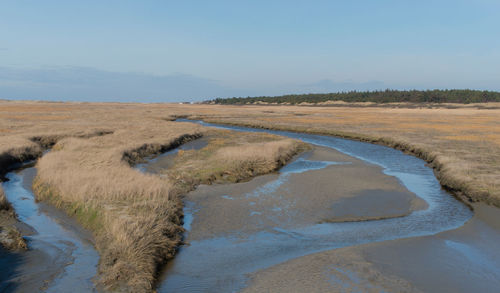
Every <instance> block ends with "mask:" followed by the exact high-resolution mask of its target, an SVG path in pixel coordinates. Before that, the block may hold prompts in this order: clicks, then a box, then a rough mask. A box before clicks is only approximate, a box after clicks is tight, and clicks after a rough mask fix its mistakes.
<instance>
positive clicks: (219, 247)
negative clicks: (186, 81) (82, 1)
mask: <svg viewBox="0 0 500 293" xmlns="http://www.w3.org/2000/svg"><path fill="white" fill-rule="evenodd" d="M177 121H182V122H196V123H199V124H201V125H203V126H208V127H216V128H222V129H229V130H233V131H250V132H266V133H272V134H277V135H282V136H286V137H290V138H294V139H299V140H302V141H304V142H307V143H310V144H312V145H316V146H321V147H326V148H332V149H335V150H337V151H340V152H342V153H344V154H347V155H349V156H352V157H354V158H357V159H361V160H363V161H365V162H368V163H370V164H374V165H377V166H380V167H382V169H383V172H384V173H385V174H386V175H389V176H394V177H396V178H397V179H398V180H399V181H400V183H401V184H402V185H404V186H405V187H406V188H407V189H408V190H409V191H411V192H413V193H414V194H416V195H417V196H418V197H420V198H421V199H423V200H425V201H426V202H427V204H428V207H427V208H426V209H422V210H417V211H414V212H412V213H411V214H409V215H408V216H404V217H397V218H390V219H384V220H376V221H361V222H344V223H323V224H314V225H310V226H307V227H301V228H297V229H283V228H279V227H275V228H274V229H273V230H271V231H267V230H265V231H260V232H255V233H250V234H248V235H245V237H241V235H240V234H238V233H233V234H231V233H228V234H226V235H224V236H222V237H214V238H210V237H209V238H204V239H195V240H192V241H189V240H190V237H189V233H190V232H189V231H188V232H187V235H188V236H187V239H188V241H189V245H187V246H184V247H182V248H181V249H180V251H179V253H178V255H177V256H176V258H175V259H174V260H173V261H171V262H170V264H169V266H168V268H167V269H166V271H165V274H164V278H163V280H162V281H161V284H160V287H159V291H160V292H207V291H209V292H234V291H238V290H240V289H242V288H244V287H245V285H246V282H247V280H248V277H247V274H249V273H252V272H255V271H258V270H261V269H264V268H268V267H270V266H273V265H276V264H278V263H282V262H284V261H287V260H290V259H293V258H297V257H300V256H304V255H307V254H311V253H314V252H319V251H324V250H330V249H334V248H340V247H346V246H353V245H358V244H363V243H369V242H378V241H384V240H391V239H398V238H407V237H414V236H423V235H432V234H436V233H439V232H443V231H446V230H451V229H455V228H458V227H460V226H462V225H463V224H464V223H465V222H467V221H468V220H469V219H470V218H471V217H472V215H473V213H472V211H471V210H470V209H469V208H468V207H466V206H465V205H464V204H462V203H461V202H459V201H458V200H456V199H455V198H454V197H452V196H451V195H450V194H448V193H447V192H445V191H444V190H443V189H442V188H441V186H440V184H439V182H438V181H437V179H436V178H435V176H434V174H433V171H432V169H430V168H429V167H427V166H426V164H425V162H424V161H422V160H420V159H418V158H415V157H413V156H410V155H406V154H404V153H402V152H401V151H397V150H394V149H392V148H388V147H384V146H380V145H374V144H368V143H363V142H357V141H351V140H346V139H341V138H335V137H329V136H321V135H310V134H301V133H293V132H285V131H273V130H262V129H253V128H246V127H237V126H224V125H217V124H210V123H205V122H202V121H190V120H185V119H179V120H177ZM332 164H335V163H332ZM329 165H331V164H328V163H324V162H323V163H322V162H314V161H307V160H297V161H295V162H292V163H291V164H290V165H288V166H287V167H285V168H284V169H283V170H282V171H281V174H282V175H280V176H278V177H277V178H276V179H275V180H274V181H271V182H267V183H266V184H265V185H263V186H259V187H257V189H256V190H254V191H252V192H251V193H253V194H256V195H255V196H259V193H260V194H263V193H266V192H269V191H270V189H272V188H276V187H277V186H280V185H282V184H286V180H287V176H288V175H287V174H288V173H290V172H295V173H301V172H308V171H310V170H312V169H321V168H325V167H327V166H329ZM333 167H335V166H333ZM359 179H360V180H363V178H359ZM258 189H260V191H259V190H258ZM271 191H272V190H271ZM221 196H226V197H228V198H230V197H231V194H228V195H221ZM188 199H189V197H188ZM198 209H199V207H197V206H196V205H194V204H193V203H190V202H189V200H188V202H187V203H186V208H185V213H186V214H187V216H188V218H192V217H194V218H195V219H196V214H197V211H198ZM214 212H216V211H214ZM190 222H191V221H188V223H187V224H186V225H185V228H186V229H187V230H190V229H191V228H192V227H190V225H191V223H190Z"/></svg>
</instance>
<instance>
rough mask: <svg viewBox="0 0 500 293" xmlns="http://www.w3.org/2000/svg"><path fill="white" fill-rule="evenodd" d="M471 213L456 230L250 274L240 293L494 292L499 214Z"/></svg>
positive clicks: (498, 272)
mask: <svg viewBox="0 0 500 293" xmlns="http://www.w3.org/2000/svg"><path fill="white" fill-rule="evenodd" d="M475 213H476V214H475V216H474V217H473V218H472V219H471V220H470V221H469V222H467V223H466V224H465V225H464V226H462V227H460V228H458V229H456V230H452V231H446V232H442V233H439V234H436V235H432V236H425V237H415V238H408V239H398V240H392V241H385V242H379V243H370V244H365V245H360V246H354V247H348V248H341V249H336V250H330V251H326V252H321V253H317V254H312V255H308V256H304V257H300V258H297V259H294V260H291V261H288V262H285V263H283V264H280V265H277V266H275V267H272V268H270V269H267V270H263V271H260V272H258V273H256V274H254V275H253V276H252V280H251V281H250V282H249V284H250V285H249V287H248V288H246V289H245V290H244V291H243V292H262V290H265V291H272V292H304V291H307V292H350V291H355V292H357V291H361V292H379V291H380V290H383V291H385V292H492V293H493V292H498V288H499V287H500V252H499V251H498V243H499V241H500V230H499V229H498V228H499V227H498V223H500V213H499V212H498V209H497V208H495V207H490V206H485V205H475Z"/></svg>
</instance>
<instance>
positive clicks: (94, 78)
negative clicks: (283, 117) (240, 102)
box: [0, 0, 500, 102]
mask: <svg viewBox="0 0 500 293" xmlns="http://www.w3.org/2000/svg"><path fill="white" fill-rule="evenodd" d="M499 15H500V1H493V0H475V1H461V0H455V1H448V0H443V1H426V0H423V1H405V0H399V1H396V0H391V1H389V0H378V1H373V0H371V1H368V0H365V1H361V0H354V1H290V0H289V1H272V0H268V1H215V0H214V1H124V0H121V1H89V0H88V1H50V0H44V1H24V0H16V1H2V0H0V98H11V99H15V98H24V99H52V100H86V101H143V102H153V101H165V102H168V101H192V100H202V99H207V98H213V97H227V96H248V95H278V94H286V93H305V92H329V91H342V90H354V89H356V90H375V89H385V88H395V89H413V88H417V89H427V88H429V89H431V88H473V89H488V90H500V17H499Z"/></svg>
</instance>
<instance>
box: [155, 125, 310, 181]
mask: <svg viewBox="0 0 500 293" xmlns="http://www.w3.org/2000/svg"><path fill="white" fill-rule="evenodd" d="M206 139H208V144H207V146H205V147H204V148H202V149H201V150H190V151H180V152H179V153H178V154H177V156H176V157H175V158H174V164H173V165H172V166H171V167H170V168H168V169H165V170H163V171H162V173H164V174H165V175H167V177H168V178H170V179H171V181H172V182H175V184H177V185H179V186H180V188H181V189H187V190H189V189H192V188H194V187H195V186H196V185H199V184H212V183H214V182H216V183H228V182H230V183H234V182H239V181H242V180H246V179H249V178H252V177H254V176H257V175H260V174H266V173H270V172H273V171H276V170H278V169H279V168H280V167H281V166H283V165H284V164H286V162H288V161H289V160H290V159H291V158H292V157H293V156H294V155H296V154H297V153H299V152H301V151H304V150H305V149H307V148H308V146H307V145H306V144H304V143H301V142H299V141H296V140H291V139H283V138H282V137H280V136H276V135H269V134H262V133H250V132H249V133H244V134H241V133H237V132H232V131H223V130H217V131H211V132H209V133H208V134H207V135H206Z"/></svg>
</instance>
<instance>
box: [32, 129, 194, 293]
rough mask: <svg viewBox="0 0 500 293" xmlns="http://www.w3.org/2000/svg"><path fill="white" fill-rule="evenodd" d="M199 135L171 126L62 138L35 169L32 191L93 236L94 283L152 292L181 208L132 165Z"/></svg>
mask: <svg viewBox="0 0 500 293" xmlns="http://www.w3.org/2000/svg"><path fill="white" fill-rule="evenodd" d="M199 135H200V132H199V127H198V126H195V125H192V124H178V123H173V122H166V121H163V122H160V123H151V122H149V123H148V122H144V123H142V124H139V125H130V126H128V127H126V128H121V129H117V130H116V131H114V132H113V133H112V134H109V135H105V136H99V137H91V138H87V139H83V138H74V137H71V138H65V139H62V140H60V141H59V142H58V143H56V144H55V145H54V148H53V151H51V152H50V153H48V154H46V155H45V156H43V157H42V158H41V159H40V160H39V162H38V164H37V168H38V175H37V177H36V179H35V184H34V190H35V192H36V194H37V196H38V198H39V199H42V200H48V201H50V202H52V203H53V204H54V205H56V206H57V207H59V208H62V209H64V210H66V211H67V212H68V213H70V214H72V215H74V216H75V217H76V218H77V219H78V220H79V221H80V223H82V224H83V225H84V226H85V227H87V228H89V229H90V230H92V231H93V232H94V234H95V235H96V245H97V248H98V250H99V252H100V255H101V260H100V264H99V272H100V281H101V283H102V284H104V285H105V286H107V287H108V288H113V289H116V288H118V287H120V286H124V287H123V288H121V289H122V290H125V289H124V288H126V290H127V291H131V292H141V291H149V290H151V289H152V288H153V285H154V280H155V274H156V272H157V271H158V265H159V264H161V263H162V262H164V261H166V260H167V259H168V258H170V257H172V256H173V254H174V250H175V247H176V246H177V245H178V244H179V241H180V232H181V231H182V228H181V220H180V217H181V215H182V204H181V203H180V202H179V198H178V194H175V193H174V192H173V191H172V188H171V187H172V184H171V182H169V181H168V180H165V179H161V178H160V177H159V176H154V175H148V174H143V173H141V172H139V171H137V170H134V169H132V168H131V166H130V163H131V162H133V161H134V160H138V159H140V158H141V157H143V156H146V155H149V154H152V153H156V152H160V151H161V150H166V149H169V148H173V147H175V146H177V145H178V144H180V143H182V142H185V141H188V140H190V139H194V138H196V137H198V136H199Z"/></svg>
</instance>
